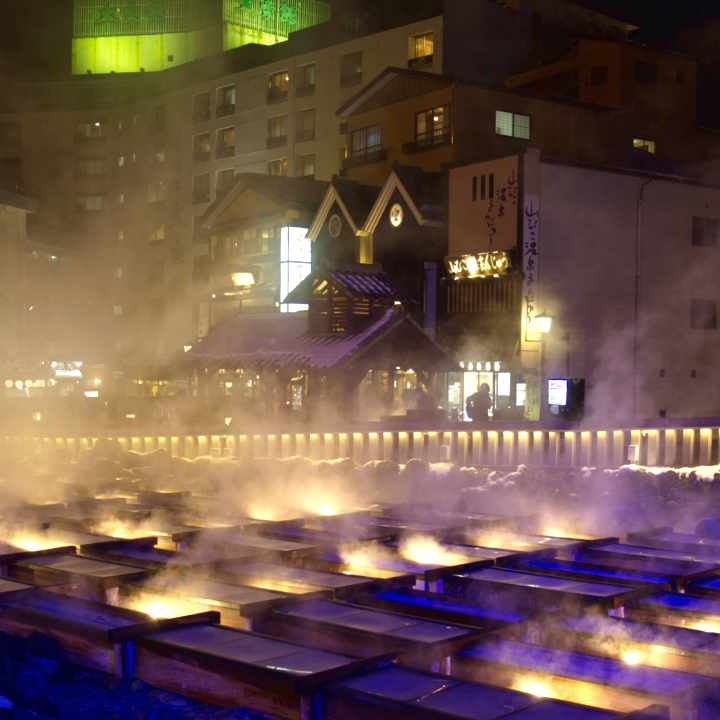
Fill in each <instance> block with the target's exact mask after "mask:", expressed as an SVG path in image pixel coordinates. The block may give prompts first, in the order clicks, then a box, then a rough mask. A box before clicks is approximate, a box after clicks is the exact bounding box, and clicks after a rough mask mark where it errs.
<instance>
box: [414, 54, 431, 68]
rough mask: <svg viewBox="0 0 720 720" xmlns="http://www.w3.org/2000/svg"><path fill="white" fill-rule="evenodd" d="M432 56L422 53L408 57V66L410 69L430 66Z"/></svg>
mask: <svg viewBox="0 0 720 720" xmlns="http://www.w3.org/2000/svg"><path fill="white" fill-rule="evenodd" d="M434 57H435V56H434V55H422V56H420V57H415V58H410V59H409V60H408V67H409V68H410V69H411V70H423V69H424V68H428V67H431V66H432V64H433V59H434Z"/></svg>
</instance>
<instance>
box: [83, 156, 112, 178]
mask: <svg viewBox="0 0 720 720" xmlns="http://www.w3.org/2000/svg"><path fill="white" fill-rule="evenodd" d="M106 172H107V166H106V163H105V158H80V159H79V160H78V163H77V174H78V175H84V176H87V175H104V174H105V173H106Z"/></svg>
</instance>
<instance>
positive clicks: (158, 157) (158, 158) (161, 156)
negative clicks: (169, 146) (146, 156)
mask: <svg viewBox="0 0 720 720" xmlns="http://www.w3.org/2000/svg"><path fill="white" fill-rule="evenodd" d="M165 160H167V156H166V154H165V150H164V149H162V150H156V151H155V162H156V163H157V164H158V165H162V163H164V162H165Z"/></svg>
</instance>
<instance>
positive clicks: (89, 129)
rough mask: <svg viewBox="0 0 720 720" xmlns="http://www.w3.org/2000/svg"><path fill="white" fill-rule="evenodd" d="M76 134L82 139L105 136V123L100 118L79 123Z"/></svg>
mask: <svg viewBox="0 0 720 720" xmlns="http://www.w3.org/2000/svg"><path fill="white" fill-rule="evenodd" d="M76 134H77V137H78V138H80V139H81V140H86V139H90V138H101V137H104V136H105V125H104V123H102V122H100V121H99V120H94V121H92V122H83V123H78V125H77V127H76Z"/></svg>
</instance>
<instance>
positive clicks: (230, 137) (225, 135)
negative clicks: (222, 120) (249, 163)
mask: <svg viewBox="0 0 720 720" xmlns="http://www.w3.org/2000/svg"><path fill="white" fill-rule="evenodd" d="M234 154H235V128H234V127H227V128H222V129H221V130H218V131H217V142H216V144H215V155H216V157H219V158H225V157H232V156H233V155H234Z"/></svg>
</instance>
